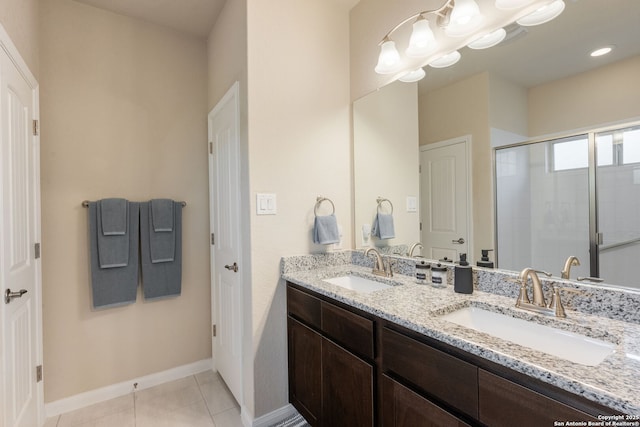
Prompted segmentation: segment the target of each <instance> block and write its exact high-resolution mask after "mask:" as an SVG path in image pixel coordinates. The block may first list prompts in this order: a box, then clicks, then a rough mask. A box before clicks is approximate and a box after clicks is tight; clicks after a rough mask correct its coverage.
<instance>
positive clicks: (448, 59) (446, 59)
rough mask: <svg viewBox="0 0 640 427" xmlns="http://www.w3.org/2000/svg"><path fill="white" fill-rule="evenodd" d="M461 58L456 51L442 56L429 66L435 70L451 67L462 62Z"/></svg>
mask: <svg viewBox="0 0 640 427" xmlns="http://www.w3.org/2000/svg"><path fill="white" fill-rule="evenodd" d="M461 56H462V55H460V52H458V51H457V50H454V51H453V52H451V53H447V54H446V55H444V56H441V57H440V58H438V59H436V60H435V61H431V62H430V63H429V66H430V67H433V68H446V67H451V66H452V65H453V64H455V63H456V62H458V61H460V58H461Z"/></svg>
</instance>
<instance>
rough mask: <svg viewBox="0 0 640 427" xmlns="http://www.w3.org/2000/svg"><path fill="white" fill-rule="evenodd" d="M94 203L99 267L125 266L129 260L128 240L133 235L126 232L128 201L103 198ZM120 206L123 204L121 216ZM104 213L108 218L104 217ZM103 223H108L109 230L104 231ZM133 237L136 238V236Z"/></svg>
mask: <svg viewBox="0 0 640 427" xmlns="http://www.w3.org/2000/svg"><path fill="white" fill-rule="evenodd" d="M121 200H122V201H124V204H123V203H121V202H120V201H121ZM114 201H115V202H114ZM103 202H104V203H103ZM96 203H97V208H96V221H97V222H96V224H97V227H98V228H97V231H98V235H97V239H98V260H99V262H100V268H115V267H126V266H127V264H128V262H129V240H130V239H131V237H133V236H131V233H128V232H127V231H128V226H127V223H128V222H129V221H128V215H127V212H128V202H127V201H126V200H124V199H104V200H99V201H98V202H96ZM122 206H124V214H125V215H124V216H122V213H123V212H122V211H123V209H122ZM106 215H107V216H109V218H106V217H105V216H106ZM123 218H124V219H125V221H124V224H120V223H121V222H123V221H122V219H123ZM104 224H108V227H109V228H108V230H109V232H105V231H104ZM115 230H124V231H125V232H124V233H123V234H120V233H119V232H116V231H115ZM135 238H136V239H137V236H136V237H135Z"/></svg>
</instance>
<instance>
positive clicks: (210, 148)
mask: <svg viewBox="0 0 640 427" xmlns="http://www.w3.org/2000/svg"><path fill="white" fill-rule="evenodd" d="M209 154H213V142H209Z"/></svg>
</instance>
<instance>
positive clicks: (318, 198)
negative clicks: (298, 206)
mask: <svg viewBox="0 0 640 427" xmlns="http://www.w3.org/2000/svg"><path fill="white" fill-rule="evenodd" d="M325 201H326V202H329V203H331V209H332V212H331V215H333V214H334V213H336V206H335V205H334V204H333V202H332V201H331V199H329V198H326V197H322V196H318V197H317V198H316V206H315V207H314V208H313V214H314V215H315V216H318V208H319V207H320V205H321V204H322V202H325Z"/></svg>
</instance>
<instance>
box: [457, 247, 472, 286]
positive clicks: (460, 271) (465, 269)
mask: <svg viewBox="0 0 640 427" xmlns="http://www.w3.org/2000/svg"><path fill="white" fill-rule="evenodd" d="M453 290H454V291H455V292H457V293H459V294H471V293H473V270H472V268H471V266H470V265H469V262H468V261H467V254H460V262H459V263H458V264H456V266H455V276H454V280H453Z"/></svg>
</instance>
